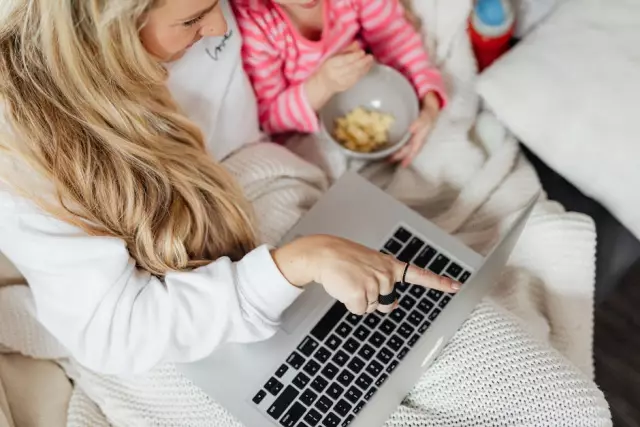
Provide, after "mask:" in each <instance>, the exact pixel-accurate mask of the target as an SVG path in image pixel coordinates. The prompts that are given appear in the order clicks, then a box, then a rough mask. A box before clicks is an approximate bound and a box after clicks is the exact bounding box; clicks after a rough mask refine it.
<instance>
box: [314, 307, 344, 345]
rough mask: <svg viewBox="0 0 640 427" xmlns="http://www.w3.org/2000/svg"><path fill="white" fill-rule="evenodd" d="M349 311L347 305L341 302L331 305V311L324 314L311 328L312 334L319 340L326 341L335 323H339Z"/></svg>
mask: <svg viewBox="0 0 640 427" xmlns="http://www.w3.org/2000/svg"><path fill="white" fill-rule="evenodd" d="M347 312H348V310H347V307H346V306H345V305H344V304H342V303H341V302H336V303H335V304H333V305H332V306H331V308H330V309H329V311H327V312H326V313H325V315H324V316H322V319H320V321H319V322H318V323H317V324H316V326H314V328H313V329H312V330H311V335H313V337H314V338H316V339H317V340H318V341H324V339H325V338H326V337H327V336H328V335H329V333H330V332H331V330H332V329H333V327H334V326H335V325H337V324H338V323H339V322H340V320H341V319H342V317H343V316H344V315H345V314H346V313H347Z"/></svg>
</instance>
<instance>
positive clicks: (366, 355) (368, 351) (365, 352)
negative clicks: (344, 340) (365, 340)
mask: <svg viewBox="0 0 640 427" xmlns="http://www.w3.org/2000/svg"><path fill="white" fill-rule="evenodd" d="M375 354H376V350H375V349H374V348H373V347H371V346H370V345H369V344H365V345H363V346H362V348H361V349H360V351H358V356H360V357H362V358H363V359H364V360H370V359H371V358H372V357H373V356H374V355H375Z"/></svg>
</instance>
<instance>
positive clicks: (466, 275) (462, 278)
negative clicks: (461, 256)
mask: <svg viewBox="0 0 640 427" xmlns="http://www.w3.org/2000/svg"><path fill="white" fill-rule="evenodd" d="M469 277H471V273H469V272H468V271H465V272H464V273H462V274H461V275H460V277H458V282H460V283H465V282H466V281H467V280H469Z"/></svg>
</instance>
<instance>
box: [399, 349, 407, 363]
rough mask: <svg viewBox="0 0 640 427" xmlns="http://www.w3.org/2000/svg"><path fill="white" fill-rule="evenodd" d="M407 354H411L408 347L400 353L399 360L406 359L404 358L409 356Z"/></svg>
mask: <svg viewBox="0 0 640 427" xmlns="http://www.w3.org/2000/svg"><path fill="white" fill-rule="evenodd" d="M407 353H409V349H408V348H407V347H405V348H403V349H402V350H400V353H398V360H402V359H404V357H405V356H406V355H407Z"/></svg>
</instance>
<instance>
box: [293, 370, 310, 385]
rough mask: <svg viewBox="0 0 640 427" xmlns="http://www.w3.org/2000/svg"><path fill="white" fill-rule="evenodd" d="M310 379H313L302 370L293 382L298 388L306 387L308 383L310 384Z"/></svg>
mask: <svg viewBox="0 0 640 427" xmlns="http://www.w3.org/2000/svg"><path fill="white" fill-rule="evenodd" d="M309 381H311V380H310V379H309V377H308V376H306V375H305V374H303V373H302V372H299V373H298V375H296V377H295V378H294V379H293V381H291V382H292V383H293V384H294V385H295V386H296V387H298V388H305V387H306V386H307V384H309Z"/></svg>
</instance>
